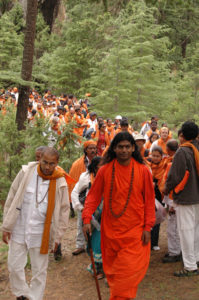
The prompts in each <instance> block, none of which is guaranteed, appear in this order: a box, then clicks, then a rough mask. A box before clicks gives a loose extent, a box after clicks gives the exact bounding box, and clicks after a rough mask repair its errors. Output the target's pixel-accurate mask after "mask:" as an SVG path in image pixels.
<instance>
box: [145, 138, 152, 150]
mask: <svg viewBox="0 0 199 300" xmlns="http://www.w3.org/2000/svg"><path fill="white" fill-rule="evenodd" d="M151 145H152V143H151V142H150V141H149V140H148V142H146V143H145V144H144V147H145V149H149V150H150V148H151Z"/></svg>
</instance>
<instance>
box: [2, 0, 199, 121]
mask: <svg viewBox="0 0 199 300" xmlns="http://www.w3.org/2000/svg"><path fill="white" fill-rule="evenodd" d="M64 2H65V6H66V19H65V20H64V21H62V22H61V23H57V25H56V31H55V32H53V33H52V34H51V35H50V34H49V28H48V26H46V24H45V22H44V19H43V17H42V15H41V14H40V13H39V14H38V18H37V28H36V41H35V58H34V68H33V82H31V86H35V87H36V88H38V87H39V89H40V91H41V90H44V89H45V88H50V89H52V91H53V93H55V94H59V93H61V92H68V93H74V94H76V95H77V96H78V97H80V98H82V97H83V95H84V94H85V93H87V92H90V93H91V94H92V98H90V99H91V104H92V105H93V106H92V108H93V109H95V110H96V111H97V112H98V113H99V114H100V115H103V116H104V117H109V116H110V117H113V116H114V115H115V114H117V113H119V114H122V115H124V116H128V117H129V118H130V119H131V120H132V119H133V120H134V122H135V123H136V124H138V123H139V122H141V121H143V120H144V119H148V117H150V116H151V115H152V114H158V115H159V117H160V119H161V120H166V121H168V125H170V126H176V125H178V124H180V123H181V122H182V121H183V120H186V119H188V118H189V119H191V118H194V119H196V120H198V117H197V116H198V75H197V74H198V71H199V54H198V53H199V51H198V49H199V33H198V30H197V28H198V26H199V5H198V4H199V0H197V1H195V0H188V1H182V0H180V1H167V0H161V1H158V0H145V1H144V0H138V1H129V0H107V1H103V0H75V1H74V0H67V1H64ZM23 31H24V20H23V14H22V9H21V8H20V7H19V6H18V5H16V6H14V7H13V8H12V9H11V10H10V11H9V12H7V13H4V14H3V15H2V16H1V18H0V32H1V33H0V67H1V74H0V87H7V86H9V85H10V84H22V85H23V84H24V82H23V81H22V80H21V79H20V68H21V57H22V50H23V36H24V33H23Z"/></svg>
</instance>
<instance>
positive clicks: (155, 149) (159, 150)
mask: <svg viewBox="0 0 199 300" xmlns="http://www.w3.org/2000/svg"><path fill="white" fill-rule="evenodd" d="M154 151H157V152H159V153H160V154H161V155H163V151H162V148H161V147H160V146H154V147H153V148H152V151H151V152H152V153H153V152H154Z"/></svg>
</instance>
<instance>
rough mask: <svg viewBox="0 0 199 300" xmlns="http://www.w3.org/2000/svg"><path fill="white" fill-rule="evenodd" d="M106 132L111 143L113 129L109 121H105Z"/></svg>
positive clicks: (113, 133) (113, 134)
mask: <svg viewBox="0 0 199 300" xmlns="http://www.w3.org/2000/svg"><path fill="white" fill-rule="evenodd" d="M106 130H107V132H108V137H109V140H110V142H111V141H112V140H113V138H114V136H115V129H114V126H113V123H112V120H111V119H107V121H106Z"/></svg>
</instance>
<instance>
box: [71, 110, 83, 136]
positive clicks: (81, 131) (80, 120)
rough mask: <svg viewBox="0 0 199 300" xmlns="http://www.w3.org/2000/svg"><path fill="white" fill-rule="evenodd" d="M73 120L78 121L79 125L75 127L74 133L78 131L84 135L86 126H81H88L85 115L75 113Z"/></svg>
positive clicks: (78, 133) (80, 134)
mask: <svg viewBox="0 0 199 300" xmlns="http://www.w3.org/2000/svg"><path fill="white" fill-rule="evenodd" d="M73 120H75V121H76V123H77V126H78V127H75V128H74V130H73V131H74V133H76V134H77V135H79V136H83V131H84V127H80V126H82V125H85V126H86V121H85V119H84V117H83V115H81V116H78V115H77V114H74V117H73Z"/></svg>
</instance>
